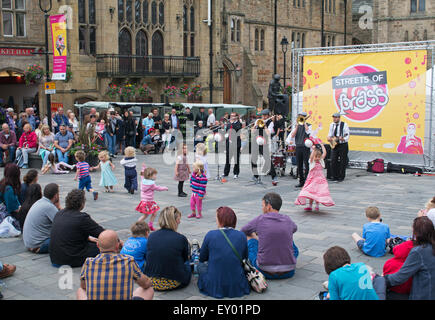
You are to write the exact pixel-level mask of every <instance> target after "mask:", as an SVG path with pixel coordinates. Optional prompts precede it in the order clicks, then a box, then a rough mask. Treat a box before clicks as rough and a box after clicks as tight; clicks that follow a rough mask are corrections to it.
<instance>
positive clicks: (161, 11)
mask: <svg viewBox="0 0 435 320" xmlns="http://www.w3.org/2000/svg"><path fill="white" fill-rule="evenodd" d="M159 23H160V25H161V26H162V25H164V24H165V5H164V4H163V2H160V4H159Z"/></svg>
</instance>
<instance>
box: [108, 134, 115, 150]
mask: <svg viewBox="0 0 435 320" xmlns="http://www.w3.org/2000/svg"><path fill="white" fill-rule="evenodd" d="M106 139H107V149H109V153H110V154H115V153H116V135H113V136H111V135H110V134H108V133H106Z"/></svg>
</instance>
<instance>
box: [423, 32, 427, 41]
mask: <svg viewBox="0 0 435 320" xmlns="http://www.w3.org/2000/svg"><path fill="white" fill-rule="evenodd" d="M423 40H425V41H426V40H427V30H424V32H423Z"/></svg>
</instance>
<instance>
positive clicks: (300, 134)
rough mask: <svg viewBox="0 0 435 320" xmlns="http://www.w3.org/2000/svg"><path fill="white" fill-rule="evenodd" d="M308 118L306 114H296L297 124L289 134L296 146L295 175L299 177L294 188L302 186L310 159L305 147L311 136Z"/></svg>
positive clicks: (308, 151)
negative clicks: (296, 167) (296, 168)
mask: <svg viewBox="0 0 435 320" xmlns="http://www.w3.org/2000/svg"><path fill="white" fill-rule="evenodd" d="M308 118H309V117H308V115H307V113H306V112H300V113H298V119H297V124H296V125H295V127H294V128H293V130H292V131H291V133H290V136H291V137H292V138H294V140H295V144H296V162H297V166H298V170H297V174H298V177H299V184H297V185H296V186H295V187H296V188H302V187H303V186H304V184H305V179H306V178H307V176H308V171H309V165H308V159H309V158H310V149H309V148H307V147H306V146H305V140H306V139H308V138H309V137H310V135H311V124H309V123H307V119H308Z"/></svg>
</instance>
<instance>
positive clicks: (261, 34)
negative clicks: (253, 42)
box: [260, 29, 264, 51]
mask: <svg viewBox="0 0 435 320" xmlns="http://www.w3.org/2000/svg"><path fill="white" fill-rule="evenodd" d="M260 51H264V29H261V30H260Z"/></svg>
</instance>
